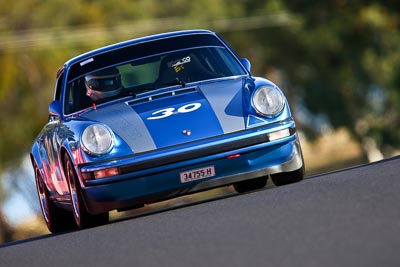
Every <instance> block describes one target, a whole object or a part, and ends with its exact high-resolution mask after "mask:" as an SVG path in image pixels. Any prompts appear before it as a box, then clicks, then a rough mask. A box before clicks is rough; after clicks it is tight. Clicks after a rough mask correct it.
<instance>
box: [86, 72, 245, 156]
mask: <svg viewBox="0 0 400 267" xmlns="http://www.w3.org/2000/svg"><path fill="white" fill-rule="evenodd" d="M242 88H243V79H242V78H236V79H232V80H221V81H216V82H213V83H204V84H198V85H196V86H192V87H191V86H187V87H185V88H177V89H175V90H169V91H161V92H160V91H159V93H158V94H153V95H148V96H146V97H139V98H136V99H133V100H131V101H126V102H120V103H116V104H112V105H103V106H100V107H98V108H97V109H95V110H92V111H90V112H87V113H85V114H83V115H82V117H83V118H85V119H88V120H91V121H96V122H100V123H104V124H106V125H107V126H109V127H110V128H111V129H112V130H113V132H114V133H115V134H117V135H118V136H119V137H121V138H122V139H123V140H124V141H125V142H126V143H127V144H128V145H129V146H130V147H131V149H132V150H133V151H134V152H136V153H140V152H146V151H150V150H154V149H159V148H165V147H169V146H174V145H178V144H182V143H187V142H192V141H196V140H201V139H205V138H209V137H213V136H218V135H223V134H227V133H232V132H236V131H240V130H243V129H244V128H245V120H244V118H243V103H242V102H243V96H242Z"/></svg>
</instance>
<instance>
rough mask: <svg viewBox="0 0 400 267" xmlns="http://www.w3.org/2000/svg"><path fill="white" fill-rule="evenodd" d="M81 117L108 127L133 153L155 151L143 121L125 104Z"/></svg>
mask: <svg viewBox="0 0 400 267" xmlns="http://www.w3.org/2000/svg"><path fill="white" fill-rule="evenodd" d="M82 117H84V118H86V119H89V120H93V121H98V122H102V123H104V124H106V125H107V126H109V127H110V128H111V129H112V130H113V131H114V133H115V134H118V135H119V136H120V137H121V138H122V139H123V140H124V141H125V142H126V143H127V144H128V145H129V147H130V148H131V149H132V151H133V152H135V153H140V152H145V151H150V150H154V149H156V145H155V143H154V140H153V138H152V137H151V135H150V133H149V131H148V130H147V127H146V125H145V124H144V122H143V120H142V119H141V118H140V116H139V114H137V113H136V112H135V111H134V110H133V109H132V108H131V107H130V106H128V105H126V104H125V102H122V103H118V104H115V105H111V106H109V107H104V108H99V109H96V110H92V111H90V112H88V113H86V114H84V115H83V116H82Z"/></svg>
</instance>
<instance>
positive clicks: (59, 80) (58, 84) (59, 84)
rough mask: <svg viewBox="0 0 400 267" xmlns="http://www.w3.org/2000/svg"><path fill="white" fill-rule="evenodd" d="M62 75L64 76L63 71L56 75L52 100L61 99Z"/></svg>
mask: <svg viewBox="0 0 400 267" xmlns="http://www.w3.org/2000/svg"><path fill="white" fill-rule="evenodd" d="M63 77H64V72H63V73H61V74H60V75H57V81H56V88H55V89H56V91H55V95H54V100H58V101H60V100H61V89H62V88H61V87H62V81H63Z"/></svg>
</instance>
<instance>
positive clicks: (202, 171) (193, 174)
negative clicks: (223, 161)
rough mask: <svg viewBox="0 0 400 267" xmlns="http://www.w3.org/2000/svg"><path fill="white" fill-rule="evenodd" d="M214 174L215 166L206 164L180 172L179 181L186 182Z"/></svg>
mask: <svg viewBox="0 0 400 267" xmlns="http://www.w3.org/2000/svg"><path fill="white" fill-rule="evenodd" d="M213 176H215V167H214V166H208V167H204V168H199V169H195V170H190V171H186V172H181V173H180V178H181V183H187V182H191V181H195V180H199V179H204V178H209V177H213Z"/></svg>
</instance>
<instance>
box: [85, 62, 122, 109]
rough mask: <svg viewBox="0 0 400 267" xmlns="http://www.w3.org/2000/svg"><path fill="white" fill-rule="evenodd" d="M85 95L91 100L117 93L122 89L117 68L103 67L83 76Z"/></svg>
mask: <svg viewBox="0 0 400 267" xmlns="http://www.w3.org/2000/svg"><path fill="white" fill-rule="evenodd" d="M85 86H86V95H87V96H89V97H90V98H91V99H92V100H93V101H96V100H100V99H103V98H106V97H111V96H115V95H118V94H119V93H120V92H121V90H122V83H121V75H120V74H119V71H118V69H117V68H110V69H105V70H101V71H97V72H93V73H90V74H88V75H86V76H85Z"/></svg>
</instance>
